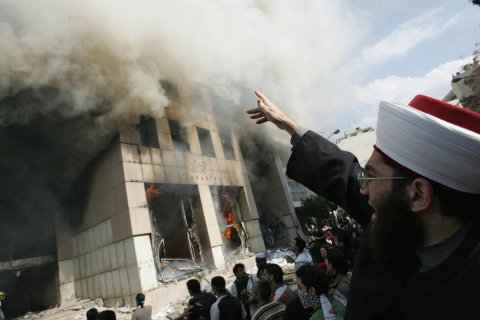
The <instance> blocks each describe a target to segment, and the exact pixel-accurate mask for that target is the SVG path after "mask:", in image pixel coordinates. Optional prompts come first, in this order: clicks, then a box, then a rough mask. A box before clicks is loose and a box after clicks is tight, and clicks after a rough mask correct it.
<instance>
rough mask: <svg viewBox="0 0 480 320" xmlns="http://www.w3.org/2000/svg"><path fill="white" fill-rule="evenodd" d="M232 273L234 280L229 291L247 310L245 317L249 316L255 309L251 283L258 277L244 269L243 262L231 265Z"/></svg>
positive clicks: (248, 317)
mask: <svg viewBox="0 0 480 320" xmlns="http://www.w3.org/2000/svg"><path fill="white" fill-rule="evenodd" d="M233 275H234V276H235V281H234V282H233V284H232V287H231V288H230V292H231V293H232V295H233V296H234V297H237V298H238V299H240V301H242V304H243V307H244V308H245V311H247V319H250V318H251V315H252V314H253V313H254V312H255V310H256V309H257V306H256V305H255V303H254V302H253V300H252V296H253V284H254V283H255V282H256V281H258V278H257V277H256V276H254V275H251V274H249V273H247V272H246V271H245V265H243V263H237V264H236V265H234V266H233Z"/></svg>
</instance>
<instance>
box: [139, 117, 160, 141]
mask: <svg viewBox="0 0 480 320" xmlns="http://www.w3.org/2000/svg"><path fill="white" fill-rule="evenodd" d="M137 130H138V135H139V138H140V145H141V146H144V147H150V148H160V145H159V143H158V135H157V125H156V124H155V119H153V118H151V117H145V116H141V117H140V122H139V123H138V125H137Z"/></svg>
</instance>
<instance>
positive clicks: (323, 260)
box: [318, 245, 330, 272]
mask: <svg viewBox="0 0 480 320" xmlns="http://www.w3.org/2000/svg"><path fill="white" fill-rule="evenodd" d="M329 248H330V247H329V246H327V245H322V246H320V249H319V250H320V259H319V261H318V265H319V266H320V268H321V269H322V270H323V271H325V272H327V269H328V250H329Z"/></svg>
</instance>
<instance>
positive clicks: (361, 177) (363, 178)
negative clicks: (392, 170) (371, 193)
mask: <svg viewBox="0 0 480 320" xmlns="http://www.w3.org/2000/svg"><path fill="white" fill-rule="evenodd" d="M405 178H406V177H379V178H372V177H369V176H368V173H366V172H365V171H360V172H359V173H358V176H357V181H358V185H359V186H360V190H365V189H367V185H368V181H370V180H396V179H405Z"/></svg>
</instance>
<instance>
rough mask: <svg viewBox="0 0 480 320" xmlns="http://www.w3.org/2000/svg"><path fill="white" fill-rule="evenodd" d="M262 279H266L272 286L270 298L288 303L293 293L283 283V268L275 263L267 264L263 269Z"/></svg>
mask: <svg viewBox="0 0 480 320" xmlns="http://www.w3.org/2000/svg"><path fill="white" fill-rule="evenodd" d="M261 279H262V280H263V281H267V282H268V283H269V284H270V286H271V287H272V300H273V301H279V302H281V303H284V304H288V303H289V302H290V301H291V300H292V299H293V298H294V296H295V295H294V294H293V292H292V290H290V288H289V287H288V286H287V285H286V284H285V283H283V270H282V268H281V267H280V266H279V265H278V264H275V263H269V264H267V266H266V268H265V269H264V270H263V274H262V278H261Z"/></svg>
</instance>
